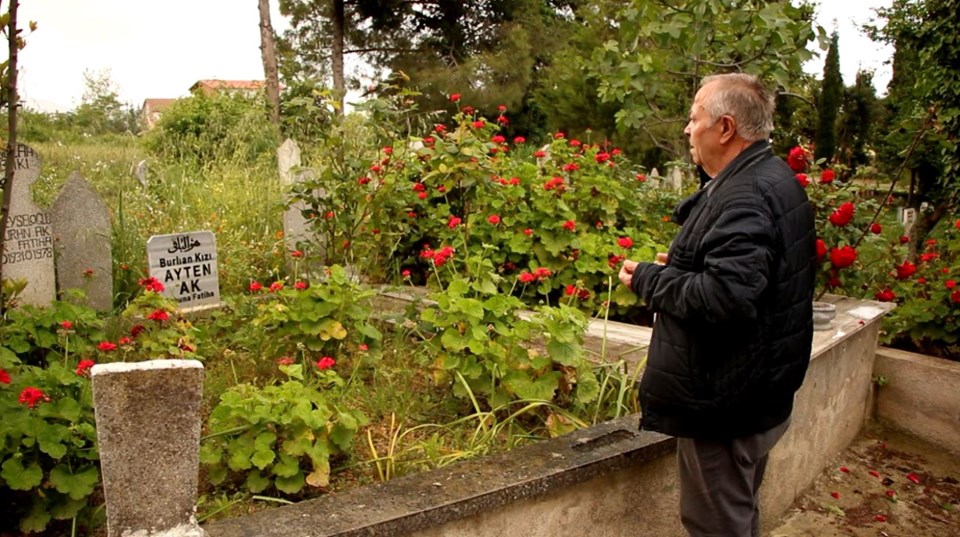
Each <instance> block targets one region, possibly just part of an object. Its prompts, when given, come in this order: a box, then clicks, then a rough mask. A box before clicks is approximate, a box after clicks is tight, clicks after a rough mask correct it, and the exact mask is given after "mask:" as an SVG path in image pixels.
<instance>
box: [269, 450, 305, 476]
mask: <svg viewBox="0 0 960 537" xmlns="http://www.w3.org/2000/svg"><path fill="white" fill-rule="evenodd" d="M272 472H273V475H275V476H277V477H293V476H295V475H297V473H299V472H300V461H298V460H297V459H295V458H293V457H291V456H290V455H287V454H286V453H281V454H280V462H278V463H277V464H274V465H273V469H272Z"/></svg>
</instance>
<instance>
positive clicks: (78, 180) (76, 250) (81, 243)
mask: <svg viewBox="0 0 960 537" xmlns="http://www.w3.org/2000/svg"><path fill="white" fill-rule="evenodd" d="M50 219H51V224H52V227H53V239H54V248H55V249H56V252H57V255H56V265H57V288H58V289H59V290H60V291H61V292H63V291H65V290H67V289H83V290H84V291H86V293H87V304H88V305H89V306H90V307H92V308H94V309H97V310H101V311H106V310H109V309H110V308H111V307H112V306H113V266H112V265H113V246H112V244H111V237H110V232H111V229H110V210H109V209H107V206H106V205H105V204H104V203H103V200H101V199H100V196H99V195H98V194H97V191H96V190H94V189H93V187H92V186H91V185H90V183H88V182H87V180H86V179H84V178H83V177H81V176H80V174H79V173H78V172H73V173H72V174H71V175H70V178H69V179H67V183H66V184H65V185H64V186H63V189H62V190H61V191H60V195H59V196H58V197H57V201H55V202H54V203H53V207H52V208H51V209H50Z"/></svg>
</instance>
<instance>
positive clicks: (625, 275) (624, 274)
mask: <svg viewBox="0 0 960 537" xmlns="http://www.w3.org/2000/svg"><path fill="white" fill-rule="evenodd" d="M637 264H638V263H637V262H636V261H630V260H629V259H627V260H625V261H624V262H623V264H622V265H620V274H618V275H617V277H618V278H620V283H622V284H623V285H626V286H627V288H628V289H631V290H632V289H633V287H631V286H630V284H631V282H632V281H633V271H634V270H636V269H637Z"/></svg>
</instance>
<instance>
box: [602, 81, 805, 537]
mask: <svg viewBox="0 0 960 537" xmlns="http://www.w3.org/2000/svg"><path fill="white" fill-rule="evenodd" d="M773 110H774V104H773V97H772V95H770V94H769V93H768V92H767V90H766V89H764V87H763V85H762V84H761V83H760V82H759V81H758V80H757V79H756V78H755V77H753V76H750V75H745V74H726V75H716V76H710V77H707V78H705V79H704V80H703V84H702V85H701V87H700V90H699V91H698V92H697V94H696V97H695V98H694V101H693V106H692V107H691V109H690V121H689V123H687V126H686V128H685V129H684V134H686V135H687V137H688V138H689V141H690V153H691V155H692V157H693V162H694V163H696V164H697V166H698V167H699V169H700V171H701V175H702V176H706V177H709V180H708V181H707V182H706V183H705V184H704V185H703V186H702V187H701V188H700V190H698V191H697V192H696V193H695V194H694V195H692V196H691V197H689V198H687V199H686V200H684V201H682V202H681V203H680V204H679V205H678V206H677V208H676V210H675V212H674V219H675V220H676V221H677V222H678V223H679V224H680V226H681V228H680V232H679V234H678V235H677V237H676V238H675V239H674V241H673V244H672V245H671V246H670V250H669V252H668V253H667V254H658V255H657V260H656V261H655V262H649V263H637V262H635V261H629V260H628V261H625V262H624V264H623V266H622V268H621V270H620V274H619V278H620V281H621V282H623V284H624V285H627V286H629V287H630V289H632V290H633V291H634V292H635V293H636V294H637V295H639V296H640V298H641V299H642V300H643V301H644V303H645V304H646V306H647V307H648V308H649V309H650V310H651V311H653V312H654V313H655V314H656V317H655V318H656V320H655V322H654V327H653V338H652V341H651V342H650V349H649V356H648V361H647V367H646V370H645V372H644V374H643V379H642V381H641V383H640V404H641V407H642V410H643V417H642V419H641V427H642V428H643V429H649V430H654V431H660V432H663V433H665V434H669V435H673V436H676V437H678V444H677V458H678V464H679V470H680V515H681V520H682V522H683V525H684V527H685V528H686V530H687V531H688V532H689V534H690V535H691V536H693V537H707V536H710V537H748V536H753V537H757V536H759V531H760V530H759V527H760V526H759V523H760V517H759V507H758V497H759V495H758V491H759V488H760V483H761V481H762V479H763V473H764V468H765V466H766V462H767V457H768V454H769V452H770V449H771V448H772V447H773V446H774V444H776V443H777V441H778V440H779V439H780V437H781V436H782V435H783V434H784V432H785V431H786V429H787V426H788V425H789V421H790V413H791V411H792V410H793V396H794V392H796V390H797V389H798V388H799V387H800V384H801V383H802V382H803V377H804V374H805V373H806V369H807V363H808V360H809V359H810V347H811V341H812V339H813V323H812V301H813V288H814V266H815V261H816V246H815V241H816V236H815V230H814V220H813V209H812V207H811V205H810V204H809V202H808V201H807V196H806V194H805V193H804V190H803V188H802V187H801V186H800V184H799V183H798V182H797V180H796V179H795V178H794V174H793V172H792V171H791V170H790V168H789V167H788V166H787V165H786V163H784V162H783V161H782V160H781V159H779V158H777V157H776V156H774V154H773V152H772V151H771V149H770V144H769V143H768V141H767V140H768V138H769V136H770V132H771V131H772V130H773Z"/></svg>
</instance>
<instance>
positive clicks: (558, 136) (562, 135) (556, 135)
mask: <svg viewBox="0 0 960 537" xmlns="http://www.w3.org/2000/svg"><path fill="white" fill-rule="evenodd" d="M564 136H566V134H564V133H562V132H558V133H556V134H554V135H553V138H554V139H555V140H559V139H561V138H563V137H564Z"/></svg>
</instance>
